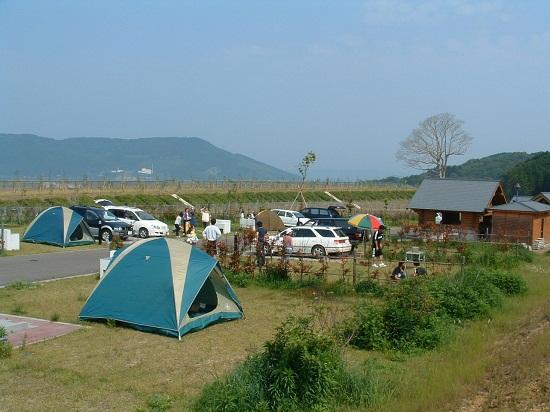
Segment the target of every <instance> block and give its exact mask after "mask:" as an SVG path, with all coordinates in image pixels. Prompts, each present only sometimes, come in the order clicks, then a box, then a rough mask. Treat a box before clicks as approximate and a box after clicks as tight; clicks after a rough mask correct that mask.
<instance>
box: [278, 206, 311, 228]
mask: <svg viewBox="0 0 550 412" xmlns="http://www.w3.org/2000/svg"><path fill="white" fill-rule="evenodd" d="M271 211H272V212H275V213H277V215H278V216H279V217H280V218H281V220H282V221H283V224H284V225H285V226H298V225H303V224H305V223H307V221H308V220H309V219H308V218H307V217H305V216H304V215H302V214H301V213H300V212H297V211H295V210H284V209H271Z"/></svg>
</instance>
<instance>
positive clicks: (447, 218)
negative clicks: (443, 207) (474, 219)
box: [441, 212, 462, 225]
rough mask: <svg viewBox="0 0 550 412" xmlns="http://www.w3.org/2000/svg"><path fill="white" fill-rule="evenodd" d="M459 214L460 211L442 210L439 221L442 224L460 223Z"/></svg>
mask: <svg viewBox="0 0 550 412" xmlns="http://www.w3.org/2000/svg"><path fill="white" fill-rule="evenodd" d="M461 215H462V214H461V213H460V212H443V220H442V221H441V223H442V224H444V225H460V221H461V220H462V219H461V217H462V216H461Z"/></svg>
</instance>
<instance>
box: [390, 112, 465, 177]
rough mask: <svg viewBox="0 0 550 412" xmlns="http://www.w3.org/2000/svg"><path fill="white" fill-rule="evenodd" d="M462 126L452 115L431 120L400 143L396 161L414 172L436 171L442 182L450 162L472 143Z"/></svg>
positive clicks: (423, 123)
mask: <svg viewBox="0 0 550 412" xmlns="http://www.w3.org/2000/svg"><path fill="white" fill-rule="evenodd" d="M463 124H464V122H463V121H462V120H458V119H456V118H455V116H454V115H453V114H451V113H441V114H436V115H434V116H431V117H428V118H427V119H426V120H424V121H423V122H422V123H420V125H419V127H418V128H416V129H414V130H413V131H412V133H411V134H410V135H409V137H407V138H406V139H405V140H403V141H402V142H401V147H400V148H399V150H398V151H397V153H396V157H397V159H398V160H401V161H404V162H405V163H406V164H407V165H408V166H409V167H412V168H413V169H420V170H434V171H435V173H436V174H437V176H439V178H441V179H443V178H445V176H446V174H447V162H448V160H449V158H450V157H451V156H457V155H463V154H464V153H466V150H468V148H469V147H470V144H471V143H472V138H471V137H470V136H468V134H467V133H466V132H465V131H464V130H463V129H462V125H463Z"/></svg>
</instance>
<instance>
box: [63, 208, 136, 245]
mask: <svg viewBox="0 0 550 412" xmlns="http://www.w3.org/2000/svg"><path fill="white" fill-rule="evenodd" d="M70 209H71V210H74V211H75V212H76V213H78V214H79V215H80V216H82V217H83V218H84V221H85V222H86V224H87V225H88V226H89V227H90V232H91V233H92V236H93V237H96V238H99V237H101V240H103V241H105V242H110V241H111V239H112V238H113V235H118V236H120V238H121V239H123V240H126V239H128V232H129V231H130V230H131V228H132V226H131V225H129V224H128V223H126V222H123V221H122V220H119V219H118V218H117V217H116V216H115V215H113V214H112V213H111V212H109V211H108V210H105V209H102V208H99V207H88V206H71V207H70Z"/></svg>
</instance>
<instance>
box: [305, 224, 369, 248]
mask: <svg viewBox="0 0 550 412" xmlns="http://www.w3.org/2000/svg"><path fill="white" fill-rule="evenodd" d="M310 224H312V225H313V226H333V227H339V228H340V229H342V232H344V233H345V234H346V236H347V237H349V241H350V242H351V244H352V245H354V246H355V245H357V244H358V243H359V242H361V241H362V240H363V239H364V238H365V229H358V228H356V227H355V226H352V225H350V224H349V223H348V219H347V218H345V217H317V218H315V217H314V218H310V220H309V222H307V223H306V225H310Z"/></svg>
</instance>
